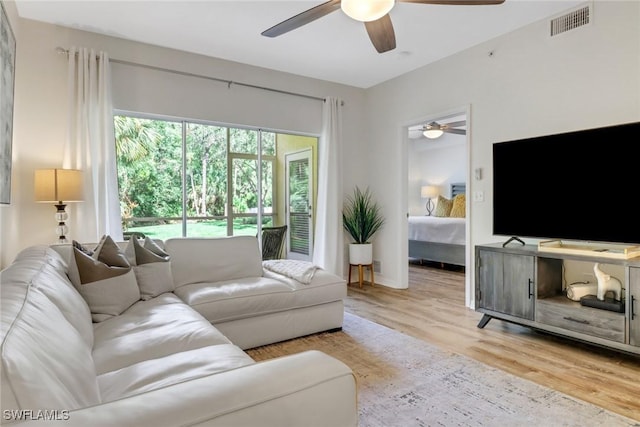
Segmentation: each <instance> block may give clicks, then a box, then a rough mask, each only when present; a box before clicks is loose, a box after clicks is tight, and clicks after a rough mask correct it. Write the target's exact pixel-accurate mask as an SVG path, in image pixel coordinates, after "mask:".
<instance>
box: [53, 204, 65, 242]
mask: <svg viewBox="0 0 640 427" xmlns="http://www.w3.org/2000/svg"><path fill="white" fill-rule="evenodd" d="M54 206H55V207H56V216H55V218H56V221H57V222H58V225H57V226H56V234H57V235H58V243H67V236H66V234H67V233H68V232H69V227H67V224H66V221H67V219H69V214H67V212H66V211H65V208H66V207H67V205H66V204H64V203H62V202H58V204H57V205H54Z"/></svg>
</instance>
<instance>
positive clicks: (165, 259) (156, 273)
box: [126, 237, 174, 300]
mask: <svg viewBox="0 0 640 427" xmlns="http://www.w3.org/2000/svg"><path fill="white" fill-rule="evenodd" d="M126 251H127V252H128V253H133V254H134V255H135V264H134V265H135V266H134V267H133V269H134V271H135V274H136V280H137V282H138V287H139V288H140V297H141V298H142V299H143V300H149V299H151V298H154V297H157V296H158V295H160V294H163V293H165V292H173V290H174V285H173V275H172V273H171V261H170V257H169V254H167V253H166V252H165V251H164V250H162V248H161V247H160V246H158V245H157V244H156V243H155V242H154V241H153V240H151V239H150V238H149V237H146V238H145V240H144V243H143V244H141V243H140V241H139V240H138V239H137V238H135V237H132V238H131V240H129V244H128V245H127V248H126Z"/></svg>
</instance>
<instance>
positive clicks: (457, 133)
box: [442, 128, 467, 135]
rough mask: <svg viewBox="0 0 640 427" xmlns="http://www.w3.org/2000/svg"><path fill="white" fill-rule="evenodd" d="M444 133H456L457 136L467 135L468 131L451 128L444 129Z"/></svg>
mask: <svg viewBox="0 0 640 427" xmlns="http://www.w3.org/2000/svg"><path fill="white" fill-rule="evenodd" d="M442 131H443V132H447V133H455V134H456V135H466V134H467V131H466V130H464V129H451V128H443V129H442Z"/></svg>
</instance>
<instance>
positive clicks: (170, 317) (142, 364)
mask: <svg viewBox="0 0 640 427" xmlns="http://www.w3.org/2000/svg"><path fill="white" fill-rule="evenodd" d="M136 242H137V243H136V244H135V245H132V244H127V246H126V247H122V246H123V245H121V249H122V254H124V255H125V258H126V259H127V260H130V261H131V262H129V264H130V267H129V268H126V267H125V266H115V265H114V266H108V265H106V264H102V263H101V262H100V257H98V258H97V259H96V253H97V252H98V251H97V250H96V253H93V254H92V253H86V254H84V253H81V252H82V251H81V250H80V249H83V248H77V247H73V246H72V245H62V246H56V245H54V246H52V247H49V246H32V247H29V248H26V249H24V250H23V251H22V252H21V253H20V254H19V255H18V256H17V257H16V259H15V260H14V261H13V262H12V263H11V265H10V266H8V267H7V268H6V269H5V270H3V271H2V272H0V299H1V303H2V313H1V314H2V331H1V333H2V337H1V338H2V341H1V349H0V350H1V351H2V367H1V369H2V370H1V377H0V382H1V386H2V389H1V406H2V419H1V420H0V423H2V424H8V425H20V426H23V425H39V426H42V425H47V424H48V422H47V421H49V422H51V423H52V424H56V425H65V426H66V425H74V426H94V425H95V426H154V427H155V426H183V425H189V426H196V425H203V426H205V425H206V426H279V427H282V426H323V427H324V426H355V425H357V422H358V421H357V420H358V414H357V401H356V382H355V378H354V375H353V372H352V371H351V369H350V368H349V367H348V366H346V365H345V364H344V363H342V362H340V361H338V360H337V359H335V358H333V357H331V356H329V355H327V354H324V353H322V352H319V351H315V350H310V351H306V352H302V353H299V354H295V355H291V356H285V357H281V358H277V359H272V360H268V361H264V362H255V361H253V360H252V359H251V358H250V357H249V355H247V354H246V353H245V352H244V351H243V350H244V349H248V348H251V347H255V346H260V345H264V344H269V343H273V342H277V341H281V340H286V339H290V338H294V337H298V336H301V335H306V334H311V333H315V332H320V331H324V330H331V329H338V328H340V327H341V326H342V318H343V311H342V310H343V306H342V299H343V298H344V296H345V295H346V283H345V282H344V280H342V279H341V278H339V277H337V276H335V275H332V274H330V273H328V272H326V271H324V270H321V269H313V270H306V271H304V274H305V276H304V277H302V276H301V277H298V276H296V274H300V265H294V266H293V268H292V267H291V266H290V265H289V266H286V264H287V262H286V261H282V262H281V263H280V264H279V265H272V266H270V267H269V268H263V262H262V259H261V255H260V251H259V247H258V243H257V239H256V238H254V237H249V236H240V237H228V238H219V239H191V238H185V239H169V240H167V241H165V242H147V241H145V242H144V244H142V243H140V242H138V241H136ZM147 243H149V246H148V247H147ZM154 243H155V244H154ZM130 246H134V248H133V250H132V251H129V252H127V251H128V249H130ZM105 247H106V245H105ZM101 250H102V248H101ZM101 252H106V250H104V251H101ZM141 254H142V255H144V256H141ZM100 255H102V253H101V254H100ZM119 255H120V254H118V256H119ZM143 258H144V262H143ZM150 258H154V259H153V261H158V262H157V263H155V262H148V261H149V259H150ZM83 259H86V260H89V262H92V263H94V264H96V265H100V267H101V268H102V267H105V266H106V267H107V268H108V269H111V270H114V271H115V270H117V274H118V275H117V276H115V277H113V278H108V279H100V280H95V281H92V282H87V283H84V282H83V281H82V280H83V278H84V279H86V278H87V277H89V276H88V275H87V273H86V272H84V270H83V268H84V267H82V266H81V264H82V262H85V261H82V260H83ZM136 260H137V263H136ZM80 261H81V262H80ZM152 264H155V265H152ZM276 264H277V263H276ZM283 264H285V266H286V268H284V269H283V268H282V266H283ZM147 267H148V268H147ZM265 267H267V266H265ZM111 270H110V271H111ZM292 272H293V274H292ZM310 272H311V274H310ZM110 274H111V273H110ZM134 278H135V279H134ZM167 279H168V280H167ZM78 280H80V282H78ZM300 280H302V281H300ZM104 283H107V284H108V285H109V288H107V289H109V290H113V289H118V293H117V295H116V296H114V295H112V294H110V293H105V290H104V289H105V288H93V287H92V286H94V285H96V284H97V285H101V284H104ZM130 283H135V284H136V286H138V288H137V290H136V289H133V290H132V288H131V285H130ZM125 286H129V287H128V288H125ZM110 292H111V291H110ZM115 297H117V299H119V300H113V298H115ZM125 297H126V298H125ZM100 298H102V299H103V301H102V302H100V303H98V302H97V301H99V300H100ZM110 298H111V299H110ZM123 299H125V300H127V301H126V302H125V304H124V305H126V307H124V306H123V305H122V300H123ZM134 300H135V301H134ZM104 301H106V302H104ZM131 301H133V303H131V304H130V302H131ZM123 307H124V308H123Z"/></svg>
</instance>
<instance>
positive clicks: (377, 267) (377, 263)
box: [373, 261, 381, 273]
mask: <svg viewBox="0 0 640 427" xmlns="http://www.w3.org/2000/svg"><path fill="white" fill-rule="evenodd" d="M380 267H381V264H380V261H373V272H374V273H380Z"/></svg>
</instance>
